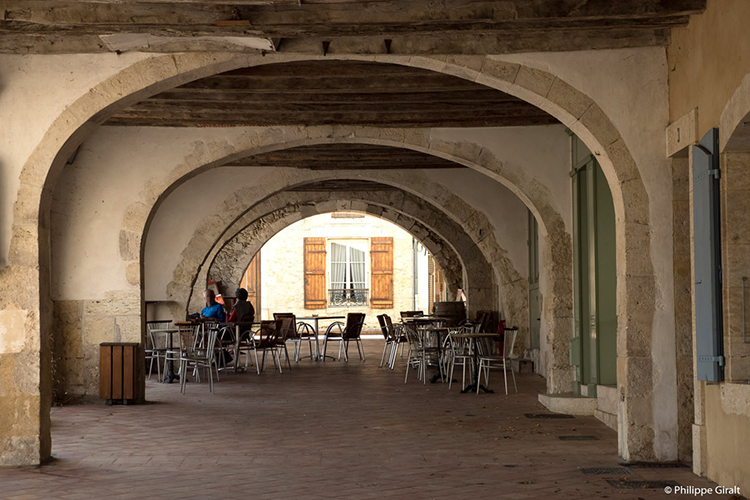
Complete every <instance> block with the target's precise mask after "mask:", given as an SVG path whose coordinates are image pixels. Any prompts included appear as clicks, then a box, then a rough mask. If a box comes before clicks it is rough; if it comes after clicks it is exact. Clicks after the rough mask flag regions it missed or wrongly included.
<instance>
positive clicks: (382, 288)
mask: <svg viewBox="0 0 750 500" xmlns="http://www.w3.org/2000/svg"><path fill="white" fill-rule="evenodd" d="M370 271H371V274H372V283H371V286H370V306H371V307H372V308H373V309H391V308H393V238H390V237H388V238H372V239H371V240H370Z"/></svg>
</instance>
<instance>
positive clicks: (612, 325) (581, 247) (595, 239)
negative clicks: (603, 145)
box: [571, 137, 617, 397]
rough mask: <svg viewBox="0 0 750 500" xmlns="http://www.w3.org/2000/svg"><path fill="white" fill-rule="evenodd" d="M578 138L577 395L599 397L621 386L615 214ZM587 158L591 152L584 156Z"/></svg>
mask: <svg viewBox="0 0 750 500" xmlns="http://www.w3.org/2000/svg"><path fill="white" fill-rule="evenodd" d="M581 148H583V149H584V150H585V146H583V145H582V144H581V143H580V141H579V140H578V139H577V138H576V137H573V158H574V161H577V163H576V164H574V167H575V168H574V170H573V172H572V173H571V177H572V188H573V268H574V269H573V278H574V290H573V292H574V316H575V338H574V339H573V342H572V343H571V363H572V364H573V365H575V366H576V386H575V388H574V391H575V392H576V393H578V394H581V393H584V394H587V395H588V396H590V397H594V396H596V386H597V385H615V384H616V383H617V303H616V300H617V275H616V267H615V265H616V252H615V214H614V204H613V202H612V195H611V192H610V190H609V185H608V184H607V180H606V178H605V177H604V173H603V172H602V170H601V167H600V166H599V164H598V163H597V162H596V160H595V159H594V157H593V156H592V155H591V154H581ZM585 151H586V152H587V151H588V150H585Z"/></svg>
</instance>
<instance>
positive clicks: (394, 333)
mask: <svg viewBox="0 0 750 500" xmlns="http://www.w3.org/2000/svg"><path fill="white" fill-rule="evenodd" d="M383 316H385V318H383V319H384V320H385V324H386V327H387V328H388V332H389V335H390V337H391V338H392V339H393V340H392V345H391V356H390V361H389V363H388V364H389V367H390V369H391V370H393V367H394V366H396V355H397V354H398V349H399V347H401V356H402V357H403V356H404V345H407V346H408V345H409V340H408V339H407V338H406V334H404V325H402V324H394V323H393V321H392V320H391V317H390V316H388V315H387V314H384V315H383Z"/></svg>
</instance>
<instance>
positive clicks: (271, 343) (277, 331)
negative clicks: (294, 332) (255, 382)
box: [251, 319, 282, 375]
mask: <svg viewBox="0 0 750 500" xmlns="http://www.w3.org/2000/svg"><path fill="white" fill-rule="evenodd" d="M281 329H282V327H281V320H280V319H277V320H274V321H261V322H260V329H259V330H258V332H257V334H256V336H257V337H258V338H257V339H256V341H255V342H254V343H253V346H252V349H251V350H252V351H253V352H254V353H255V367H256V369H257V371H258V375H260V372H261V371H263V370H265V369H266V353H267V352H270V353H271V358H272V360H273V364H274V366H276V367H277V368H278V369H279V373H282V370H281V356H280V354H279V342H278V340H279V337H281V335H282V331H281ZM258 351H263V362H262V366H261V363H260V362H259V361H258ZM277 359H278V364H277V363H276V361H277Z"/></svg>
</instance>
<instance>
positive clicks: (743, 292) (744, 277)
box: [742, 276, 750, 344]
mask: <svg viewBox="0 0 750 500" xmlns="http://www.w3.org/2000/svg"><path fill="white" fill-rule="evenodd" d="M746 281H747V276H743V277H742V342H743V343H744V344H750V342H748V341H747V338H746V337H745V331H746V329H745V282H746Z"/></svg>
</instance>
